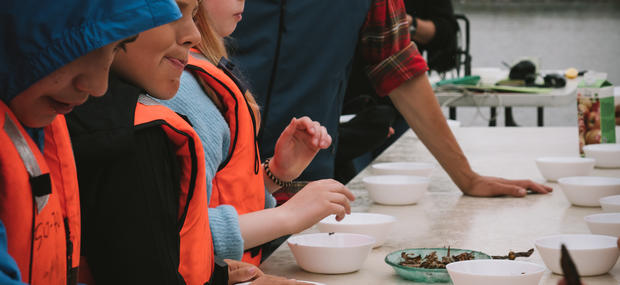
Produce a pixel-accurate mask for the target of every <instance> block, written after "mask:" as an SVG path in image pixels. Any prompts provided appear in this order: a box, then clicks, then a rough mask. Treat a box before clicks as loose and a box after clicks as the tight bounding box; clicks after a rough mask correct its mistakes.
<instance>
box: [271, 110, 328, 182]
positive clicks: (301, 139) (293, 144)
mask: <svg viewBox="0 0 620 285" xmlns="http://www.w3.org/2000/svg"><path fill="white" fill-rule="evenodd" d="M331 143H332V137H331V136H330V135H329V134H328V133H327V129H325V127H323V126H321V124H319V123H318V122H315V121H312V120H311V119H310V118H308V117H302V118H300V119H297V118H293V119H292V120H291V123H290V124H289V125H288V126H287V127H286V128H285V129H284V131H283V132H282V134H280V138H278V141H277V142H276V148H275V151H274V156H273V158H272V159H271V162H270V165H269V168H270V169H271V172H273V174H274V175H275V176H276V177H278V178H279V179H281V180H284V181H291V180H293V179H295V178H297V177H298V176H299V175H300V174H301V172H302V171H304V169H306V167H307V166H308V164H310V162H311V161H312V159H313V158H314V156H315V155H316V153H317V152H318V151H319V150H321V149H326V148H328V147H329V145H330V144H331Z"/></svg>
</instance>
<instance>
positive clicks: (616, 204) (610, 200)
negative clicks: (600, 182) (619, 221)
mask: <svg viewBox="0 0 620 285" xmlns="http://www.w3.org/2000/svg"><path fill="white" fill-rule="evenodd" d="M599 202H600V203H601V207H602V208H603V212H607V213H620V195H613V196H607V197H603V198H601V199H600V200H599Z"/></svg>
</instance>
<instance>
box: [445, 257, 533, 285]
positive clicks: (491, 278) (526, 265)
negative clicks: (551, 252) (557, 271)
mask: <svg viewBox="0 0 620 285" xmlns="http://www.w3.org/2000/svg"><path fill="white" fill-rule="evenodd" d="M446 269H448V274H450V278H451V279H452V282H453V283H454V285H479V284H502V285H538V282H540V279H541V278H542V276H543V273H544V272H545V267H544V266H542V265H539V264H536V263H531V262H525V261H516V260H493V259H485V260H467V261H459V262H453V263H450V264H448V265H446Z"/></svg>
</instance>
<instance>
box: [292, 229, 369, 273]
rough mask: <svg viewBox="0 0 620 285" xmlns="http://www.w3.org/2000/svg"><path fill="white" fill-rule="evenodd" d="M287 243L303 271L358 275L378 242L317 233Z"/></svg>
mask: <svg viewBox="0 0 620 285" xmlns="http://www.w3.org/2000/svg"><path fill="white" fill-rule="evenodd" d="M287 242H288V246H289V247H290V248H291V252H293V256H295V260H296V261H297V264H298V265H299V267H301V268H302V269H303V270H306V271H308V272H313V273H324V274H341V273H349V272H354V271H358V270H359V269H360V268H361V267H362V264H363V263H364V261H365V260H366V257H367V256H368V253H370V250H371V249H372V246H373V245H374V244H375V242H377V241H376V240H375V238H373V237H371V236H367V235H360V234H350V233H317V234H304V235H296V236H292V237H290V238H289V239H288V241H287Z"/></svg>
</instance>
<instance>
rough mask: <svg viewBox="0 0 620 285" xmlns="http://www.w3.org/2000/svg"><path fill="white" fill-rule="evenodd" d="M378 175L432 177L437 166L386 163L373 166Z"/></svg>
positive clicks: (419, 163) (421, 163) (430, 164)
mask: <svg viewBox="0 0 620 285" xmlns="http://www.w3.org/2000/svg"><path fill="white" fill-rule="evenodd" d="M371 168H372V172H373V173H375V174H376V175H413V176H424V177H431V174H432V173H433V169H435V165H434V164H432V163H428V162H384V163H375V164H373V165H372V166H371Z"/></svg>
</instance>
